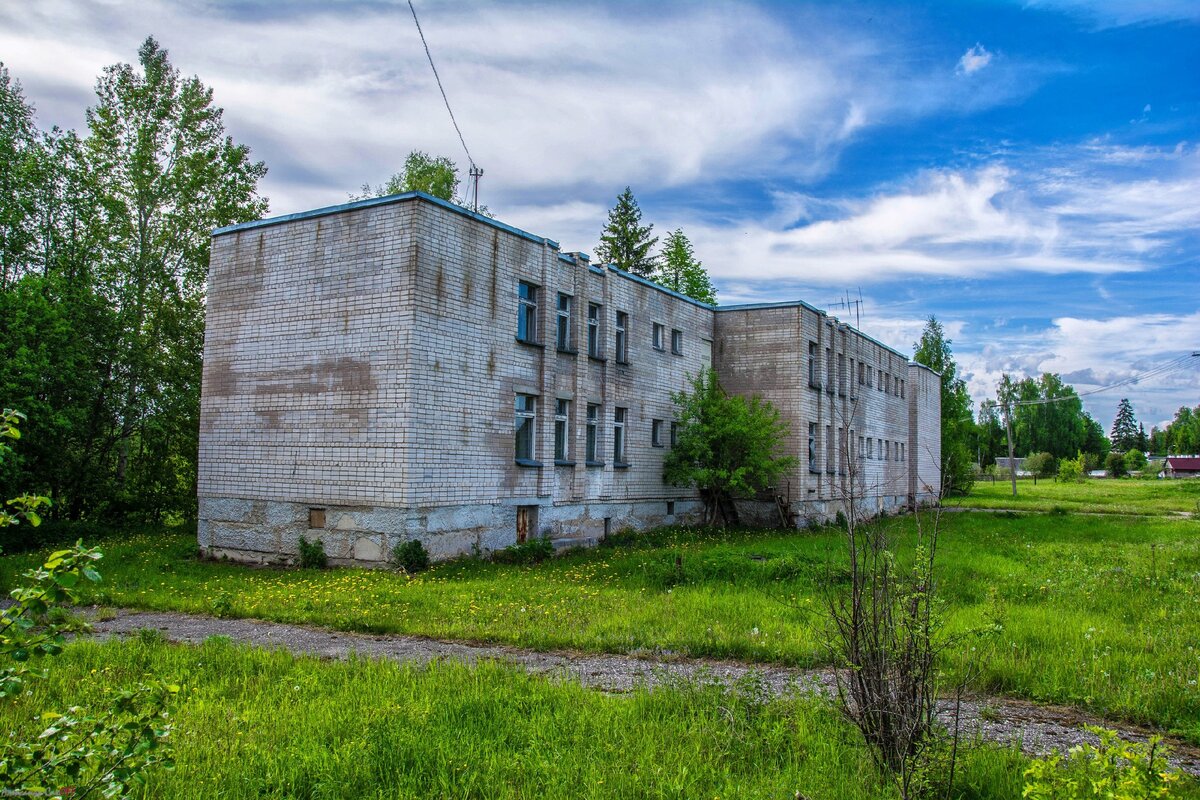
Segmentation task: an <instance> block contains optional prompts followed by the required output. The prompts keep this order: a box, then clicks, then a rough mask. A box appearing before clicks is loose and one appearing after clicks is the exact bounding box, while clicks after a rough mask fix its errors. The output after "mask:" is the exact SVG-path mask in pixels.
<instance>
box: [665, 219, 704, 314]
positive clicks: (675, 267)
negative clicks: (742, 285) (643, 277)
mask: <svg viewBox="0 0 1200 800" xmlns="http://www.w3.org/2000/svg"><path fill="white" fill-rule="evenodd" d="M654 280H655V282H656V283H658V284H660V285H662V286H665V287H666V288H668V289H670V290H671V291H673V292H679V293H680V294H682V295H686V296H688V297H690V298H692V299H693V300H699V301H700V302H701V303H708V304H709V305H713V306H715V305H716V304H717V290H716V289H715V288H713V285H712V281H711V280H709V278H708V272H707V271H706V270H705V269H704V266H703V265H702V264H701V263H700V262H699V261H698V260H696V254H695V253H694V252H693V251H692V243H691V242H690V241H688V238H687V236H685V235H684V233H683V230H682V229H676V230H674V231H672V232H671V233H668V234H667V240H666V241H665V242H664V243H663V251H662V256H661V258H660V261H659V268H658V272H657V273H655V275H654Z"/></svg>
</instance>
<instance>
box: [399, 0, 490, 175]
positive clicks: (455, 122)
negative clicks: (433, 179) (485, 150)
mask: <svg viewBox="0 0 1200 800" xmlns="http://www.w3.org/2000/svg"><path fill="white" fill-rule="evenodd" d="M408 10H409V11H411V12H412V18H413V22H415V23H417V33H418V34H420V36H421V44H422V45H423V46H424V47H425V57H426V58H428V59H429V68H430V69H432V70H433V79H434V80H435V81H437V85H438V91H440V92H441V93H442V102H444V103H445V104H446V111H447V113H449V114H450V122H451V123H452V124H453V125H454V132H455V133H457V134H458V141H459V142H460V143H461V144H462V147H463V152H465V153H466V154H467V161H468V162H470V164H471V166H472V167H474V166H475V159H473V158H471V151H470V150H469V149H467V140H466V139H464V138H463V135H462V130H461V129H460V128H459V127H458V120H456V119H455V118H454V111H453V109H451V108H450V99H449V98H448V97H446V89H445V88H444V87H443V86H442V78H441V76H440V75H438V71H437V67H435V66H434V65H433V55H432V54H431V53H430V52H429V43H428V42H426V41H425V31H423V30H421V20H419V19H417V9H416V8H414V7H413V4H412V0H408Z"/></svg>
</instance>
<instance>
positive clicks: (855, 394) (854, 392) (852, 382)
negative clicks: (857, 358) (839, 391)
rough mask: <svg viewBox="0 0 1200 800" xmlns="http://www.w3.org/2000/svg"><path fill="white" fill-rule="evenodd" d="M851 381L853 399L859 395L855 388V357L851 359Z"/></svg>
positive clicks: (851, 397)
mask: <svg viewBox="0 0 1200 800" xmlns="http://www.w3.org/2000/svg"><path fill="white" fill-rule="evenodd" d="M849 383H850V399H851V400H853V399H854V398H855V397H856V396H857V395H858V392H857V391H855V389H854V359H853V358H852V359H850V372H849Z"/></svg>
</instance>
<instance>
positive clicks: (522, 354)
mask: <svg viewBox="0 0 1200 800" xmlns="http://www.w3.org/2000/svg"><path fill="white" fill-rule="evenodd" d="M521 281H525V282H527V283H528V284H530V285H532V286H534V287H536V290H535V293H536V326H535V327H536V333H535V335H534V336H533V337H532V341H524V342H523V341H518V339H517V318H518V310H519V301H518V285H519V283H520V282H521ZM559 293H563V294H565V295H568V296H570V298H571V311H572V313H571V335H570V343H569V345H570V346H569V347H568V348H566V349H565V350H563V349H560V348H558V347H556V337H555V332H556V319H557V314H556V305H557V303H556V301H557V298H558V295H559ZM589 303H595V304H597V305H599V307H600V309H601V313H600V329H599V342H600V348H599V352H598V353H597V354H596V356H597V357H590V356H589V353H588V347H587V342H588V325H587V317H588V314H587V309H588V305H589ZM618 313H622V314H624V315H626V319H627V324H626V331H625V335H626V342H627V353H626V354H625V355H626V358H624V359H620V358H618V353H617V351H616V344H615V341H616V328H617V314H618ZM655 324H658V325H661V326H662V334H663V335H662V342H661V343H662V347H661V348H657V347H655V346H654V344H653V333H654V326H655ZM674 330H678V331H680V332H681V335H682V347H681V348H680V352H678V353H676V352H673V349H674V348H673V347H672V338H671V334H672V331H674ZM810 343H812V344H813V345H814V346H815V347H816V352H817V361H816V364H815V368H814V375H815V376H816V379H815V381H812V382H810V380H809V344H810ZM710 363H712V364H713V365H714V366H715V367H716V368H717V370H718V372H719V374H720V376H721V380H722V382H723V384H724V385H725V387H726V389H727V390H729V391H733V392H739V393H743V394H761V395H763V396H764V397H766V398H767V399H769V400H771V401H772V402H773V403H774V404H775V405H776V406H777V407H778V408H779V409H780V410H781V411H782V412H783V415H784V418H785V419H786V420H787V421H788V423H789V425H790V427H791V436H790V437H789V438H788V440H787V442H786V448H787V450H788V451H789V452H791V453H794V454H796V455H797V456H798V457H799V463H798V466H797V468H796V470H794V471H793V472H792V473H791V474H790V475H788V476H786V478H785V480H784V481H783V482H781V486H780V487H778V488H779V490H780V492H781V493H783V494H785V495H787V496H788V497H789V498H790V500H791V501H792V510H793V511H794V512H795V517H796V522H797V523H799V524H803V523H804V522H806V521H807V520H808V519H826V518H829V517H831V516H833V515H834V514H835V513H836V512H837V510H839V509H841V508H844V507H845V505H846V502H847V499H848V498H853V499H854V500H855V502H856V503H857V504H858V507H859V508H863V509H865V511H866V512H867V513H876V512H878V511H882V510H890V509H893V508H895V507H898V506H900V505H903V504H904V503H905V502H906V501H907V499H908V493H909V491H910V484H913V485H917V484H918V483H921V484H923V483H924V482H928V481H929V480H933V482H934V483H935V484H936V476H932V475H930V474H929V473H927V472H922V473H921V475H920V477H919V480H918V481H917V482H913V481H910V480H909V471H910V469H911V468H914V467H915V468H917V469H923V466H922V462H921V461H920V460H919V459H916V458H915V457H916V455H917V453H916V452H915V451H916V450H917V448H916V447H913V446H911V442H913V441H920V440H921V438H922V437H927V436H929V435H930V434H929V432H930V425H931V424H935V423H932V422H930V420H933V419H936V409H933V408H931V407H930V406H929V402H930V400H929V398H928V397H926V393H925V392H921V393H920V394H918V395H911V396H908V397H902V396H901V391H900V384H899V382H898V379H900V378H901V377H903V379H905V380H907V381H909V382H913V381H926V382H927V380H926V378H927V376H926V375H925V374H924V373H919V372H918V373H914V372H913V371H912V369H911V368H909V367H908V365H907V363H906V360H905V358H904V357H903V356H901V355H900V354H899V353H896V352H895V351H893V350H890V349H889V348H886V347H883V346H882V345H880V344H878V343H876V342H874V341H873V340H871V339H869V338H868V337H865V336H863V335H862V334H859V333H858V332H856V331H854V330H852V329H850V328H848V327H847V326H845V325H841V324H839V323H838V321H837V320H836V319H833V318H832V317H829V316H827V315H825V314H824V313H823V312H820V311H818V310H816V309H813V308H811V307H809V306H807V305H804V304H802V303H793V304H776V305H773V306H769V307H743V308H729V309H720V310H718V311H717V312H716V313H714V312H713V310H712V309H711V308H709V307H707V306H704V305H702V304H698V303H695V302H693V301H690V300H687V299H686V298H681V297H680V296H678V295H674V294H673V293H670V292H667V291H665V290H663V289H661V288H659V287H655V286H653V285H651V284H648V283H647V282H646V281H643V280H641V279H637V278H635V277H633V276H629V275H626V274H624V273H621V272H618V271H616V270H613V269H611V268H602V267H598V266H594V265H592V264H590V263H589V262H588V260H587V258H586V256H583V255H581V254H564V253H560V252H559V251H558V246H557V244H555V243H554V242H552V241H549V240H547V239H544V238H542V237H538V236H534V235H531V234H528V233H525V232H523V231H519V230H516V229H513V228H510V227H508V226H505V225H502V224H499V223H496V222H494V221H492V220H488V219H485V218H481V217H478V216H476V215H473V214H471V213H469V212H465V211H464V210H462V209H459V208H457V207H451V206H449V205H448V204H445V203H442V202H440V201H435V200H432V199H430V198H426V197H423V196H417V195H409V196H401V197H395V198H384V199H379V200H372V201H367V202H365V203H355V204H350V205H349V206H346V207H341V208H337V209H325V210H320V211H316V212H311V213H309V214H301V215H297V216H296V217H294V218H282V219H279V220H268V221H264V222H261V223H250V224H247V225H243V226H235V227H234V228H231V229H226V230H223V231H218V232H217V234H216V235H215V236H214V239H213V247H212V262H211V268H210V278H209V315H208V330H207V334H206V340H205V366H204V386H203V393H202V400H201V443H200V479H199V495H200V497H199V501H200V529H199V539H200V544H201V546H202V547H204V548H206V549H207V550H208V551H209V552H211V553H213V554H215V555H229V556H231V557H236V558H240V559H243V560H250V561H271V560H274V559H279V558H284V559H288V558H291V557H293V556H294V554H295V553H296V550H297V542H298V540H299V537H300V536H301V535H305V536H308V537H310V538H316V539H320V540H321V541H322V542H323V544H324V545H325V547H326V550H327V552H328V553H329V554H330V556H331V557H332V558H333V559H334V561H335V562H336V563H378V562H379V561H380V560H383V559H386V557H387V554H388V552H389V551H390V549H391V547H392V546H393V545H394V544H396V543H397V542H399V541H402V540H404V539H407V538H420V539H421V540H422V541H423V542H425V544H426V546H427V547H428V548H429V550H430V551H431V553H432V554H433V555H434V556H435V557H444V556H450V555H454V554H456V553H462V552H469V551H471V550H473V549H476V548H478V549H481V550H485V551H486V550H491V549H495V548H499V547H505V546H507V545H510V544H512V543H513V542H514V541H515V540H516V538H517V530H518V522H517V520H518V515H519V514H520V515H521V517H522V519H525V520H527V521H528V523H529V524H528V525H527V526H526V527H527V528H529V530H528V533H529V535H544V536H549V537H551V538H552V539H554V540H555V541H556V543H558V544H559V545H561V546H568V545H571V544H589V543H593V542H595V541H596V540H597V539H598V538H600V537H601V536H603V535H604V533H605V532H606V531H609V530H618V529H620V528H623V527H635V528H645V527H648V526H651V525H657V524H664V523H672V522H690V521H694V520H696V519H697V518H698V516H699V511H700V505H699V503H698V502H697V501H696V496H695V493H694V492H693V491H691V490H687V489H678V488H675V487H670V486H666V485H664V483H663V481H662V465H663V459H664V456H665V454H666V452H667V448H668V447H669V441H670V439H669V437H670V424H671V420H672V418H673V416H674V406H673V403H672V401H671V393H672V392H677V391H680V390H684V389H686V388H688V378H689V376H694V375H696V374H698V373H699V372H700V371H701V370H702V369H704V368H705V367H706V366H708V365H709V364H710ZM859 363H862V364H863V371H862V374H863V376H866V375H867V372H868V371H869V372H870V377H869V379H868V378H866V377H863V378H862V379H861V380H860V378H859V369H858V364H859ZM831 365H832V371H831ZM885 374H886V375H887V376H888V379H887V381H886V383H885V385H877V384H878V379H877V377H876V376H877V375H878V376H883V375H885ZM913 376H916V377H913ZM924 385H925V384H924V383H922V386H924ZM518 394H524V395H530V396H532V397H534V398H536V404H537V407H536V415H535V425H536V434H535V437H534V452H533V458H532V459H531V460H529V461H528V462H523V463H518V462H517V460H516V459H515V458H514V456H515V452H514V430H515V417H516V415H515V412H514V402H515V400H516V397H517V395H518ZM930 396H931V397H933V399H934V401H936V400H937V399H938V398H939V397H940V396H939V395H938V393H937V392H936V391H934V392H932V394H931V395H930ZM559 400H565V401H569V403H570V407H569V409H570V414H569V437H568V447H567V453H566V458H565V459H560V460H558V461H557V462H556V460H555V457H554V439H555V405H556V401H559ZM588 404H595V405H597V406H598V407H599V412H600V413H599V419H598V425H597V459H596V461H595V463H588V462H587V460H586V459H585V458H584V449H585V441H586V434H587V406H588ZM618 408H622V409H625V410H626V417H625V425H624V438H625V459H624V462H623V463H616V461H615V459H614V453H613V437H614V428H615V421H616V419H615V417H616V410H617V409H618ZM930 414H932V415H933V416H930ZM655 420H660V421H661V423H662V425H661V439H660V442H659V443H658V444H657V445H656V444H655V443H654V442H653V441H652V429H653V427H652V426H653V423H654V421H655ZM810 422H813V423H815V424H816V425H817V459H816V462H815V463H814V465H813V466H814V467H815V469H810V465H809V462H808V459H807V450H808V425H809V423H810ZM933 430H934V431H935V433H934V434H933V439H934V441H935V442H936V440H937V435H936V428H934V429H933ZM860 439H861V440H862V441H863V442H866V441H867V440H870V441H871V442H872V443H874V444H873V446H872V447H871V448H870V452H869V453H868V452H867V450H866V448H859V440H860ZM831 441H832V446H831V445H830V444H829V443H830V442H831ZM885 441H886V442H887V444H888V447H887V450H886V454H885V450H884V447H883V443H884V442H885ZM902 442H903V443H905V445H906V446H907V447H908V452H907V454H904V455H902V454H901V451H900V450H899V447H900V443H902ZM923 447H924V446H923ZM927 450H928V448H927V447H925V448H924V450H923V451H922V452H926V451H927ZM852 487H853V490H852ZM755 511H756V510H755V509H752V508H748V509H747V513H748V514H752V513H755ZM757 511H761V512H762V513H763V515H764V519H767V518H773V515H774V514H775V511H774V509H773V507H772V508H770V509H767V510H763V509H758V510H757ZM322 518H323V520H322Z"/></svg>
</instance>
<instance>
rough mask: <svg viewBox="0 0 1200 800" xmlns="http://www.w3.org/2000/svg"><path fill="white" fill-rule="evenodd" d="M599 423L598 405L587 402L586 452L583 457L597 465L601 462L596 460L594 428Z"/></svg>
mask: <svg viewBox="0 0 1200 800" xmlns="http://www.w3.org/2000/svg"><path fill="white" fill-rule="evenodd" d="M599 424H600V406H598V405H596V404H595V403H588V407H587V452H586V453H585V454H584V459H585V460H586V461H587V463H589V464H592V465H597V464H600V463H603V462H600V461H597V460H596V428H597V426H598V425H599Z"/></svg>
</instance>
